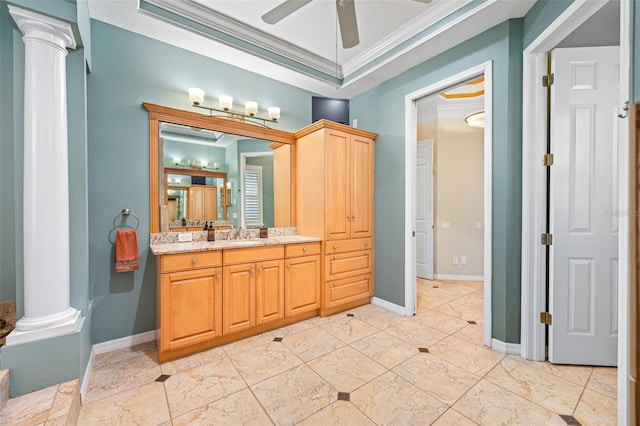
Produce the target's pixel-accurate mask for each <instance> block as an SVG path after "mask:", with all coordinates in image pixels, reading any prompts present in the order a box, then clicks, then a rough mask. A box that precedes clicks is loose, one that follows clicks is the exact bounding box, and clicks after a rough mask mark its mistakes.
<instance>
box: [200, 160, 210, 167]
mask: <svg viewBox="0 0 640 426" xmlns="http://www.w3.org/2000/svg"><path fill="white" fill-rule="evenodd" d="M200 164H201V165H202V167H204V168H206V167H207V166H208V165H209V162H208V161H201V162H200Z"/></svg>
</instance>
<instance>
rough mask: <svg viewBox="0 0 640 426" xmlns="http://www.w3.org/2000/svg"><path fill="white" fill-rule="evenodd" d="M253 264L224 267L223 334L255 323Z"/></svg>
mask: <svg viewBox="0 0 640 426" xmlns="http://www.w3.org/2000/svg"><path fill="white" fill-rule="evenodd" d="M255 273H256V271H255V264H253V263H251V264H245V265H234V266H225V267H224V284H223V292H222V294H223V301H224V307H223V311H222V312H223V313H222V319H223V321H222V327H223V333H224V334H231V333H236V332H238V331H242V330H246V329H248V328H250V327H253V326H254V325H255V323H256V317H255V313H256V290H255V285H256V280H255Z"/></svg>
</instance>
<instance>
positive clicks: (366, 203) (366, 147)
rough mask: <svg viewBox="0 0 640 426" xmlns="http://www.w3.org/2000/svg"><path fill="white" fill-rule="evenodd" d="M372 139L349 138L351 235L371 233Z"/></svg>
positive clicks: (368, 235)
mask: <svg viewBox="0 0 640 426" xmlns="http://www.w3.org/2000/svg"><path fill="white" fill-rule="evenodd" d="M373 149H374V147H373V140H371V139H368V138H363V137H361V136H352V138H351V163H350V165H351V210H350V211H351V237H352V238H360V237H370V236H371V235H372V234H373V200H374V197H373V179H374V175H373V173H374V171H373V167H374V163H373Z"/></svg>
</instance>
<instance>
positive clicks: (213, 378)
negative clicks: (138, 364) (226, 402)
mask: <svg viewBox="0 0 640 426" xmlns="http://www.w3.org/2000/svg"><path fill="white" fill-rule="evenodd" d="M164 387H165V390H166V393H167V399H168V400H169V409H170V410H171V417H178V416H181V415H183V414H185V413H188V412H189V411H191V410H194V409H196V408H199V407H202V406H204V405H206V404H208V403H210V402H213V401H216V400H218V399H220V398H223V397H225V396H227V395H230V394H232V393H234V392H237V391H239V390H240V389H243V388H246V387H247V385H246V384H245V382H244V380H242V378H241V377H240V374H238V372H237V371H236V369H235V368H234V367H233V365H232V364H231V361H230V360H229V359H228V358H227V357H221V358H218V359H217V360H215V361H213V362H211V363H209V364H205V365H201V366H199V367H196V368H193V369H191V370H187V371H183V372H182V373H178V374H175V375H173V376H171V377H169V378H168V379H167V380H166V381H165V382H164Z"/></svg>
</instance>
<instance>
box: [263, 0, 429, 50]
mask: <svg viewBox="0 0 640 426" xmlns="http://www.w3.org/2000/svg"><path fill="white" fill-rule="evenodd" d="M311 1H312V0H285V1H284V3H281V4H279V5H278V6H276V7H274V8H273V9H271V10H270V11H268V12H267V13H265V14H264V15H262V20H263V21H264V22H266V23H267V24H272V25H273V24H276V23H278V22H280V21H281V20H282V19H284V18H286V17H287V16H289V15H291V14H292V13H293V12H295V11H296V10H298V9H300V8H301V7H302V6H304V5H306V4H308V3H311ZM413 1H417V2H420V3H431V0H413ZM336 11H337V14H338V24H339V26H340V34H341V35H342V47H344V48H345V49H348V48H350V47H354V46H357V45H358V43H360V37H359V36H358V20H357V19H356V6H355V3H354V0H336Z"/></svg>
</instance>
